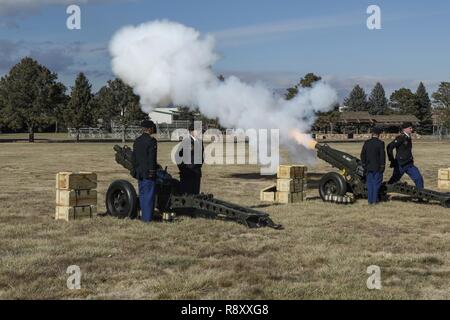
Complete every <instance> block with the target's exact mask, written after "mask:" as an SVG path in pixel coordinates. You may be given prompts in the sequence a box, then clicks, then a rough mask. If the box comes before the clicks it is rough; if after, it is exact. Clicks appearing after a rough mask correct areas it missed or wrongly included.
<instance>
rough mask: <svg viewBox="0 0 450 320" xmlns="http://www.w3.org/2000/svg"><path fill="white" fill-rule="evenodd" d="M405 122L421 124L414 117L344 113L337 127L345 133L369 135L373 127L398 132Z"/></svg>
mask: <svg viewBox="0 0 450 320" xmlns="http://www.w3.org/2000/svg"><path fill="white" fill-rule="evenodd" d="M403 122H412V123H413V125H418V124H419V119H417V118H416V116H414V115H403V114H402V115H400V114H390V115H371V114H369V113H368V112H342V113H341V114H340V117H339V120H338V121H337V123H336V124H337V125H338V126H339V127H340V129H341V131H342V132H343V133H347V132H353V133H357V134H358V133H368V132H370V129H371V128H372V127H375V126H377V127H381V128H383V129H384V130H385V131H387V132H397V131H398V129H399V127H400V126H401V125H402V123H403Z"/></svg>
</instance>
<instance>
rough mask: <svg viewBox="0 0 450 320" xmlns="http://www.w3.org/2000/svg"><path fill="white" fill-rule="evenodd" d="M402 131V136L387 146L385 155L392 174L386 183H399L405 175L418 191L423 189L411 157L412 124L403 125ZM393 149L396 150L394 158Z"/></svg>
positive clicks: (420, 178) (417, 170)
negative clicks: (392, 170) (389, 163)
mask: <svg viewBox="0 0 450 320" xmlns="http://www.w3.org/2000/svg"><path fill="white" fill-rule="evenodd" d="M402 130H403V132H402V134H400V135H399V136H398V137H396V138H395V140H394V141H392V142H391V143H389V144H388V146H387V154H388V157H389V161H390V162H391V168H394V172H393V174H392V177H391V178H390V179H389V181H388V183H389V184H392V183H395V182H398V181H400V179H401V178H402V176H403V175H404V174H405V173H406V174H407V175H408V176H409V177H410V178H411V180H413V181H414V183H415V185H416V187H417V188H418V189H423V188H424V183H423V177H422V174H421V173H420V171H419V169H418V168H417V167H416V166H415V165H414V157H413V155H412V139H411V135H412V133H413V125H412V123H411V122H405V123H403V125H402ZM394 149H395V150H396V154H395V157H394Z"/></svg>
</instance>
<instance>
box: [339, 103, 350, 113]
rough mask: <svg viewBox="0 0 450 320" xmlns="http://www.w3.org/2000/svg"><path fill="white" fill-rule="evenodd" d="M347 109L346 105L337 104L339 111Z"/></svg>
mask: <svg viewBox="0 0 450 320" xmlns="http://www.w3.org/2000/svg"><path fill="white" fill-rule="evenodd" d="M347 110H348V107H347V106H344V105H342V106H339V112H346V111H347Z"/></svg>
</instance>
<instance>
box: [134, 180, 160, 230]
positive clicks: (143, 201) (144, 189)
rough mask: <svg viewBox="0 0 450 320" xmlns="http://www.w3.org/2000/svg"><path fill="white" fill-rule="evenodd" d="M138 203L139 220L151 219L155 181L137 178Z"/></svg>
mask: <svg viewBox="0 0 450 320" xmlns="http://www.w3.org/2000/svg"><path fill="white" fill-rule="evenodd" d="M138 184H139V204H140V205H141V221H144V222H149V221H152V219H153V208H154V201H155V185H156V183H155V181H154V180H149V179H143V180H139V182H138Z"/></svg>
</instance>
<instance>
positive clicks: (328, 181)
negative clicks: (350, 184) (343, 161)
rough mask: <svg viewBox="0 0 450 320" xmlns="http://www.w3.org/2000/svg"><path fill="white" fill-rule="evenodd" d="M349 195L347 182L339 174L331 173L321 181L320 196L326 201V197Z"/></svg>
mask: <svg viewBox="0 0 450 320" xmlns="http://www.w3.org/2000/svg"><path fill="white" fill-rule="evenodd" d="M346 193H347V182H346V181H345V179H344V177H343V176H341V175H340V174H339V173H337V172H329V173H327V174H326V175H324V176H323V177H322V179H320V183H319V194H320V197H321V198H322V200H324V201H325V196H326V195H327V194H328V195H334V196H344V195H345V194H346Z"/></svg>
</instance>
